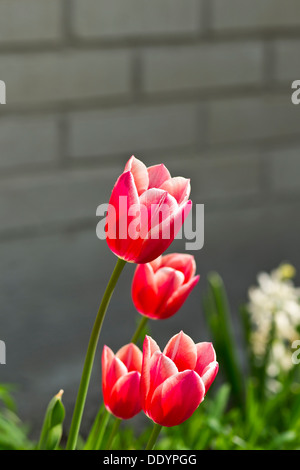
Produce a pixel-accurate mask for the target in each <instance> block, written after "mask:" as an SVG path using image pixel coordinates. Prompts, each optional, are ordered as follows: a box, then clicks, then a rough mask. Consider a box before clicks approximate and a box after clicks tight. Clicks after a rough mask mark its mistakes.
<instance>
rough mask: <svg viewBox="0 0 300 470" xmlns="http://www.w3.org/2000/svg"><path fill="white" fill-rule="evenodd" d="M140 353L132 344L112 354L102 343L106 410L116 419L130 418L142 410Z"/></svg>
mask: <svg viewBox="0 0 300 470" xmlns="http://www.w3.org/2000/svg"><path fill="white" fill-rule="evenodd" d="M141 368H142V352H141V351H140V350H139V348H138V347H137V346H136V345H135V344H132V343H130V344H127V345H126V346H123V347H122V348H121V349H120V350H119V351H118V352H117V353H116V355H114V353H113V352H112V350H111V349H110V348H109V347H107V346H104V348H103V353H102V391H103V400H104V404H105V406H106V409H107V410H108V411H109V412H110V413H112V414H113V415H115V416H116V417H117V418H121V419H129V418H132V417H133V416H135V415H136V414H138V413H139V412H140V411H141V409H142V408H141V401H140V394H139V388H140V378H141Z"/></svg>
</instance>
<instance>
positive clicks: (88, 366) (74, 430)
mask: <svg viewBox="0 0 300 470" xmlns="http://www.w3.org/2000/svg"><path fill="white" fill-rule="evenodd" d="M125 263H126V261H124V260H122V259H120V258H118V261H117V263H116V265H115V268H114V270H113V273H112V275H111V278H110V280H109V282H108V284H107V287H106V289H105V292H104V295H103V298H102V301H101V304H100V307H99V310H98V314H97V317H96V320H95V323H94V327H93V330H92V334H91V337H90V341H89V345H88V349H87V353H86V358H85V363H84V366H83V371H82V376H81V381H80V385H79V390H78V395H77V400H76V404H75V408H74V413H73V418H72V423H71V427H70V432H69V438H68V442H67V446H66V449H67V450H74V449H75V448H76V444H77V439H78V434H79V429H80V424H81V420H82V415H83V410H84V405H85V401H86V396H87V392H88V388H89V383H90V378H91V373H92V368H93V364H94V359H95V354H96V349H97V344H98V340H99V336H100V332H101V327H102V324H103V320H104V317H105V314H106V310H107V307H108V304H109V302H110V299H111V296H112V293H113V291H114V288H115V286H116V284H117V281H118V279H119V277H120V274H121V272H122V270H123V268H124V266H125Z"/></svg>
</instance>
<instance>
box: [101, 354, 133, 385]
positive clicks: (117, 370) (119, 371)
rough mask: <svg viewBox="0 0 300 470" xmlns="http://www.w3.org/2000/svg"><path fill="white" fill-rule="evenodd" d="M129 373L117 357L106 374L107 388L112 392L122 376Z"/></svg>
mask: <svg viewBox="0 0 300 470" xmlns="http://www.w3.org/2000/svg"><path fill="white" fill-rule="evenodd" d="M127 372H128V370H127V367H126V366H125V364H123V362H122V361H120V359H118V358H117V357H116V356H115V357H114V358H113V360H112V361H111V364H110V367H109V369H108V372H107V374H106V387H107V388H109V389H110V390H111V389H112V387H113V386H114V385H115V383H116V381H117V380H118V379H119V378H120V377H122V375H125V374H127Z"/></svg>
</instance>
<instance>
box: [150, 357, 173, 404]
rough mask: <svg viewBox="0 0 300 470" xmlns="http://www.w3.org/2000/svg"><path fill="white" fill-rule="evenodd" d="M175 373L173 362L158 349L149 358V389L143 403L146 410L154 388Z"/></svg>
mask: <svg viewBox="0 0 300 470" xmlns="http://www.w3.org/2000/svg"><path fill="white" fill-rule="evenodd" d="M175 374H178V369H177V367H176V365H175V364H174V362H173V361H171V359H169V358H168V357H167V356H165V355H164V354H162V353H161V352H160V351H156V352H155V353H154V354H153V355H152V357H151V359H150V389H149V393H148V397H147V400H146V403H145V407H146V411H147V409H148V407H149V404H150V403H151V400H152V395H153V393H154V391H155V389H156V388H157V387H158V386H159V385H160V384H161V383H162V382H164V381H165V380H166V379H168V378H169V377H171V376H172V375H175Z"/></svg>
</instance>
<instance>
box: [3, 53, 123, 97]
mask: <svg viewBox="0 0 300 470" xmlns="http://www.w3.org/2000/svg"><path fill="white" fill-rule="evenodd" d="M0 63H1V75H2V76H1V79H2V80H4V81H5V83H6V86H7V103H8V104H16V103H17V104H40V103H44V102H46V103H47V102H50V103H53V102H60V101H64V100H78V99H87V98H98V97H99V98H102V97H105V96H111V95H124V94H126V93H128V92H129V91H130V52H129V51H127V50H114V51H62V52H57V53H55V52H49V53H32V54H26V55H25V54H11V55H0Z"/></svg>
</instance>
